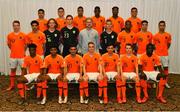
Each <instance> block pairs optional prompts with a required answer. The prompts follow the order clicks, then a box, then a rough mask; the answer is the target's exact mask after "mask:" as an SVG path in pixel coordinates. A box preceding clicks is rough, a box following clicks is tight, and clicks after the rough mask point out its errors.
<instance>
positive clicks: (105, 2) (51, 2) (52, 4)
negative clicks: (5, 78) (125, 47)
mask: <svg viewBox="0 0 180 112" xmlns="http://www.w3.org/2000/svg"><path fill="white" fill-rule="evenodd" d="M60 6H61V7H64V9H65V14H66V15H67V14H72V15H74V16H75V15H76V9H77V7H78V6H83V7H84V13H85V14H84V15H85V16H87V17H88V16H92V15H93V9H94V7H95V6H100V7H101V15H103V16H105V17H106V18H108V17H110V16H111V15H112V13H111V12H112V11H111V8H112V7H113V6H118V7H119V11H120V13H119V15H120V16H121V17H123V18H124V19H127V18H128V17H129V16H130V9H131V8H132V7H137V8H138V10H139V14H138V16H139V17H140V18H142V19H147V20H148V21H149V30H150V31H152V33H153V34H154V33H156V32H157V30H158V27H157V24H158V22H159V21H160V20H165V21H166V22H167V28H166V30H167V31H168V32H170V33H171V34H172V38H173V39H172V46H171V48H170V71H171V72H173V73H180V67H179V66H178V65H180V58H179V57H180V44H178V43H180V38H179V37H180V30H179V29H180V7H179V6H180V0H0V72H4V73H8V71H9V69H8V57H9V49H8V47H7V45H6V36H7V34H8V33H9V32H10V31H12V21H13V20H15V19H18V20H20V22H21V27H22V28H21V29H22V31H24V32H25V33H28V32H29V31H30V30H31V27H30V21H31V20H33V19H36V18H37V10H38V9H39V8H43V9H45V11H46V18H50V17H54V18H56V17H57V8H58V7H60Z"/></svg>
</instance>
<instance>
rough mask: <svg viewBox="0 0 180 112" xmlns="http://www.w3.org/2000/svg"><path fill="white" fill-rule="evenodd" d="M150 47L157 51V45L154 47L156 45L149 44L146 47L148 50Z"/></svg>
mask: <svg viewBox="0 0 180 112" xmlns="http://www.w3.org/2000/svg"><path fill="white" fill-rule="evenodd" d="M149 46H151V47H152V48H153V50H155V49H156V47H155V45H154V44H152V43H149V44H147V45H146V49H147V48H148V47H149Z"/></svg>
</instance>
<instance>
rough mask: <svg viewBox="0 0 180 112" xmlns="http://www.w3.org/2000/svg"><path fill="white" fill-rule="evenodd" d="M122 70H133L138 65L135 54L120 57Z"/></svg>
mask: <svg viewBox="0 0 180 112" xmlns="http://www.w3.org/2000/svg"><path fill="white" fill-rule="evenodd" d="M120 63H121V67H122V72H135V71H136V67H138V58H137V57H136V56H135V55H133V54H132V55H131V56H130V57H128V56H127V55H124V56H122V57H121V58H120Z"/></svg>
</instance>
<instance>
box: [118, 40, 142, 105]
mask: <svg viewBox="0 0 180 112" xmlns="http://www.w3.org/2000/svg"><path fill="white" fill-rule="evenodd" d="M125 48H126V54H125V55H123V56H122V57H121V58H120V70H121V77H122V86H121V89H122V103H126V80H134V81H135V83H136V84H135V86H136V87H135V88H136V100H137V102H138V103H141V98H140V94H141V86H140V80H139V76H138V59H137V57H136V56H135V55H133V52H132V45H131V44H126V46H125Z"/></svg>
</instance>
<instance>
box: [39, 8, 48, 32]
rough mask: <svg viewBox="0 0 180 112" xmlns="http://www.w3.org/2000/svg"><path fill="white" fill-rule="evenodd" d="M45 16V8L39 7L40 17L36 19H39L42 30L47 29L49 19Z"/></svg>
mask: <svg viewBox="0 0 180 112" xmlns="http://www.w3.org/2000/svg"><path fill="white" fill-rule="evenodd" d="M44 17H45V11H44V9H39V10H38V19H36V21H38V23H39V27H38V28H39V30H40V31H41V32H44V31H45V30H47V19H45V18H44Z"/></svg>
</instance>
